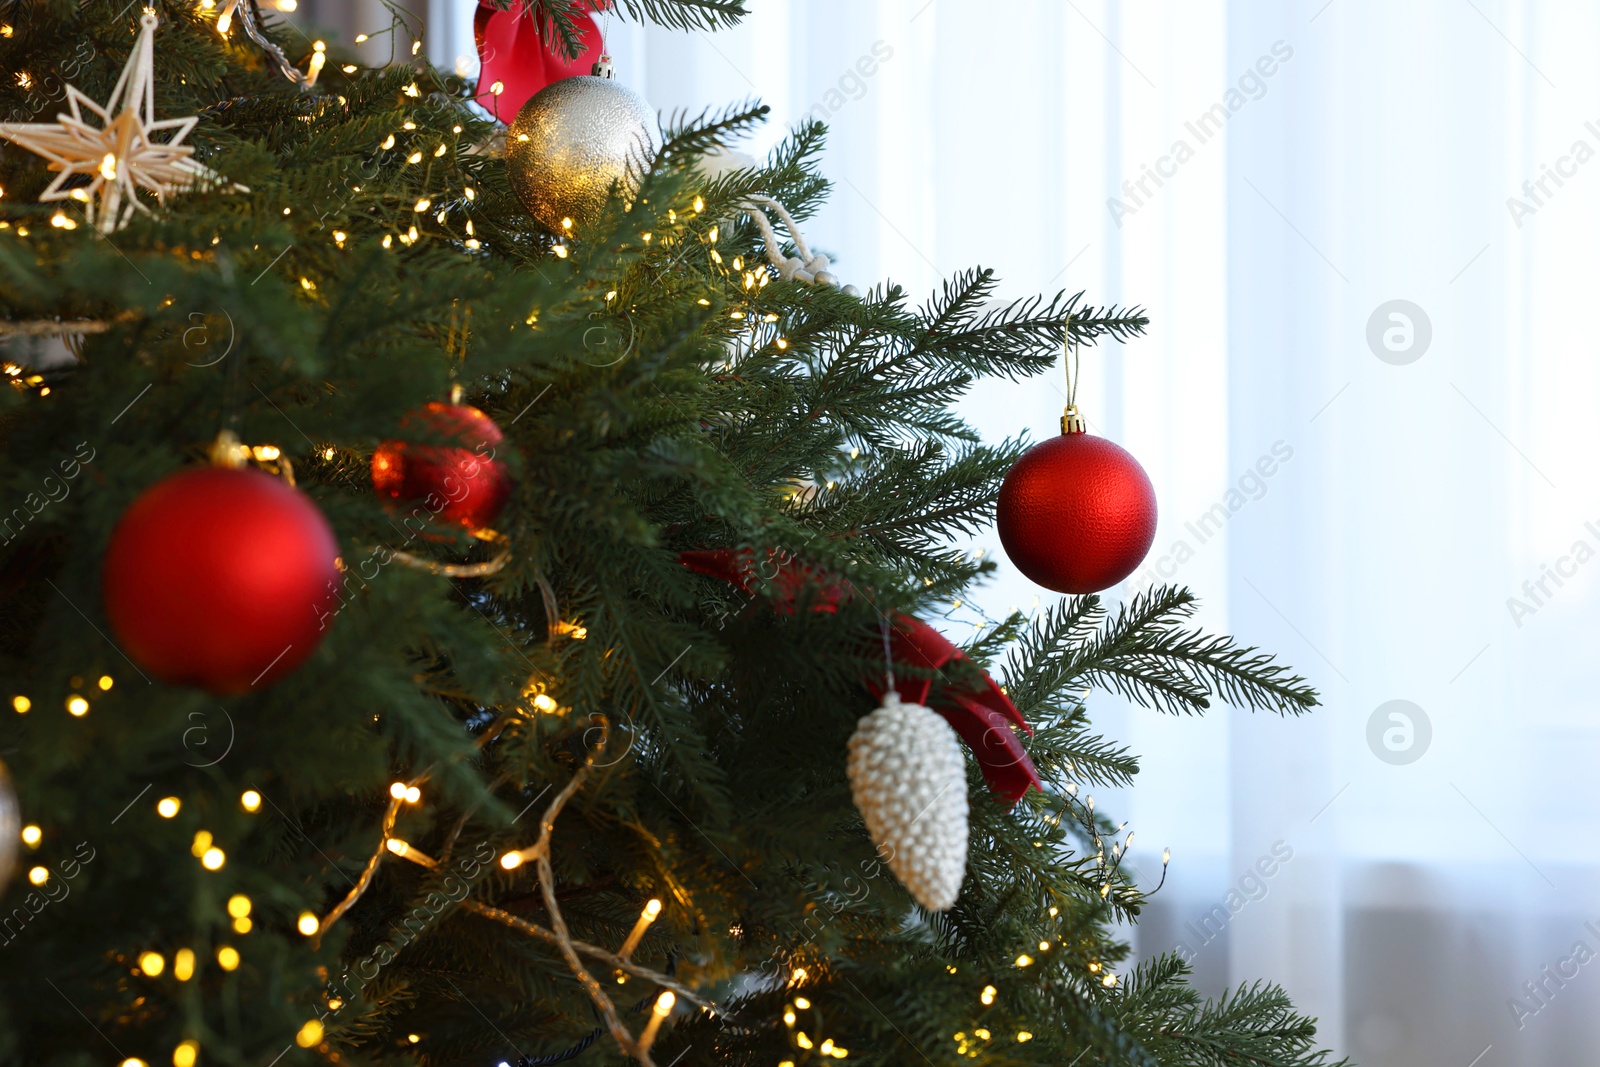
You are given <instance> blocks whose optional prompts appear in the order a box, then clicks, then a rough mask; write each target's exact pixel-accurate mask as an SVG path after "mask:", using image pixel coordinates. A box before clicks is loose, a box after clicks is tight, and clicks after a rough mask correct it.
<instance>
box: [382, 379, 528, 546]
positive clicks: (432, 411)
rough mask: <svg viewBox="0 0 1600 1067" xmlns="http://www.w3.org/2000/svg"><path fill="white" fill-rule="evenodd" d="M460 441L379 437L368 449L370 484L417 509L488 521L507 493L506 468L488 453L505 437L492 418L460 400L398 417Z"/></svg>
mask: <svg viewBox="0 0 1600 1067" xmlns="http://www.w3.org/2000/svg"><path fill="white" fill-rule="evenodd" d="M400 425H401V426H402V427H404V426H415V427H418V428H420V429H422V430H425V431H426V432H428V433H429V434H431V435H432V436H435V437H444V438H449V439H451V440H454V441H459V442H460V443H461V446H462V447H454V446H448V445H422V444H413V443H412V442H409V441H385V442H384V443H383V444H381V445H379V446H378V450H377V451H376V452H374V453H373V454H372V487H373V488H374V489H376V490H377V491H378V495H379V496H380V497H383V498H384V499H385V500H411V501H416V502H417V503H418V505H419V509H420V510H422V511H424V512H425V513H427V514H428V515H430V516H432V517H433V518H436V519H440V520H442V521H444V522H454V523H459V524H460V525H462V526H465V527H466V528H467V529H469V530H478V529H483V528H485V527H487V526H489V525H490V524H492V523H493V522H494V520H495V519H496V518H497V517H498V516H499V514H500V511H501V509H502V508H504V507H505V506H506V500H507V499H509V498H510V496H511V474H510V472H509V471H507V470H506V465H505V462H504V461H502V460H498V459H495V458H494V454H495V449H496V448H498V447H499V445H500V443H501V442H502V441H504V440H505V435H504V434H502V433H501V432H500V427H498V426H496V425H495V424H494V420H493V419H491V418H489V416H487V415H485V414H484V413H483V412H481V411H479V410H478V409H477V408H475V407H470V406H468V405H466V404H442V403H439V402H437V401H435V402H434V403H431V404H428V405H427V406H426V407H424V408H423V409H422V410H421V411H414V412H412V413H411V414H410V415H407V416H406V417H405V418H404V419H403V420H401V423H400Z"/></svg>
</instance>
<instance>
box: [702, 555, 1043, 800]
mask: <svg viewBox="0 0 1600 1067" xmlns="http://www.w3.org/2000/svg"><path fill="white" fill-rule="evenodd" d="M678 560H679V562H681V563H682V564H683V565H684V566H685V567H688V568H689V569H690V570H692V571H694V572H695V573H697V574H704V575H706V576H708V577H711V578H720V579H722V580H723V581H725V582H728V583H730V584H732V585H734V586H736V587H738V588H739V589H741V590H743V591H744V592H746V593H754V592H755V591H756V589H757V588H763V589H764V590H765V591H767V592H768V593H769V594H770V595H771V596H772V597H773V599H774V600H775V602H776V603H777V605H778V609H779V610H780V611H792V610H793V608H794V605H795V603H796V602H797V601H799V600H801V599H803V598H804V599H809V600H810V601H811V608H812V610H813V611H821V612H829V613H831V612H836V611H838V610H839V604H840V603H842V602H843V601H845V600H848V599H849V598H850V597H851V596H852V595H853V594H852V591H853V589H854V586H850V585H849V583H840V582H837V581H834V580H832V579H830V578H828V577H827V576H825V575H823V574H820V573H819V572H818V571H817V570H816V569H815V568H813V567H810V566H808V565H807V564H804V563H800V562H798V561H796V560H795V559H793V558H792V557H788V556H784V557H783V558H779V557H778V556H776V555H771V556H769V558H768V561H767V564H766V565H765V566H757V565H756V563H755V560H754V559H753V557H752V556H751V554H750V553H749V552H737V551H734V550H732V549H726V548H718V549H707V550H701V551H690V552H680V553H678ZM890 654H891V656H892V657H893V659H894V662H896V663H908V664H914V665H916V666H918V667H923V668H926V669H927V670H928V671H929V672H931V674H930V676H929V677H926V678H913V677H911V675H910V674H909V673H906V674H897V675H896V676H895V691H896V692H897V693H898V694H899V695H900V699H901V700H903V701H906V702H907V703H910V704H922V705H924V706H926V707H931V708H932V709H933V710H934V711H937V712H938V713H939V714H940V715H942V716H944V718H945V721H946V722H948V723H949V724H950V725H951V726H953V727H954V728H955V731H956V733H958V734H960V735H961V739H962V740H963V741H965V742H966V743H967V745H968V746H969V747H970V748H971V749H972V754H973V756H974V758H976V759H977V761H978V767H979V769H980V770H982V771H983V777H984V780H985V781H987V782H988V783H989V789H990V790H991V791H992V792H993V793H994V794H995V795H996V796H998V797H1000V798H1001V799H1002V800H1003V801H1004V802H1005V804H1006V806H1007V807H1010V806H1011V805H1013V804H1015V803H1016V802H1017V801H1018V800H1020V799H1021V798H1022V794H1024V793H1026V792H1027V791H1028V789H1029V788H1030V787H1032V788H1034V789H1043V788H1044V787H1043V786H1042V785H1040V783H1039V772H1038V770H1037V769H1036V768H1035V767H1034V765H1033V760H1031V759H1029V758H1028V753H1027V752H1026V751H1025V750H1024V749H1023V747H1022V741H1021V739H1019V738H1018V737H1017V733H1016V731H1017V729H1019V728H1020V729H1022V730H1024V731H1026V732H1027V733H1029V734H1032V733H1033V728H1032V727H1031V726H1029V725H1028V722H1027V720H1026V719H1024V718H1023V717H1022V712H1020V711H1018V710H1017V707H1016V705H1015V704H1013V703H1011V698H1010V697H1008V696H1006V694H1005V692H1004V690H1002V689H1001V688H1000V687H999V686H998V685H996V684H995V680H994V679H993V678H991V677H989V674H988V672H987V671H980V672H979V674H980V676H981V678H980V680H978V681H973V680H971V679H966V678H961V679H959V680H958V679H956V678H952V677H949V676H947V675H946V674H945V673H944V668H945V667H947V666H950V665H951V664H954V663H959V662H961V661H963V660H965V659H966V658H967V654H966V653H965V652H963V651H961V649H959V648H957V647H956V646H955V645H953V644H951V643H950V641H949V640H948V639H947V638H946V637H945V636H944V635H943V634H941V633H940V632H939V631H938V630H935V629H934V628H933V627H931V626H929V625H928V624H927V623H925V622H923V621H922V620H921V619H915V618H912V617H911V616H910V615H897V616H895V618H894V621H893V623H892V625H891V628H890ZM952 673H959V672H952ZM863 681H864V682H865V684H866V687H867V689H868V691H870V692H871V693H872V695H873V696H874V697H877V698H879V699H880V700H881V699H882V698H883V695H884V693H885V692H887V691H888V684H887V679H885V678H884V677H883V675H881V674H878V673H876V672H873V673H872V674H870V675H868V676H867V677H866V678H864V679H863Z"/></svg>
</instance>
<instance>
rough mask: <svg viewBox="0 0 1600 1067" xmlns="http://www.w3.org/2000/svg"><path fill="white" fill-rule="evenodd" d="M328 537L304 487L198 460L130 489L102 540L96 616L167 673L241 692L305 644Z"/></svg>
mask: <svg viewBox="0 0 1600 1067" xmlns="http://www.w3.org/2000/svg"><path fill="white" fill-rule="evenodd" d="M338 555H339V544H338V542H337V541H336V540H335V539H334V536H333V528H332V527H331V526H329V525H328V520H327V519H326V518H324V517H323V515H322V512H321V511H319V510H318V509H317V506H316V505H315V504H313V503H312V502H311V499H310V498H309V497H307V496H306V495H305V494H304V493H301V492H298V491H297V490H294V489H291V488H289V486H287V485H285V484H284V483H283V482H282V481H280V480H279V479H277V478H274V477H272V476H271V475H269V474H263V473H262V472H261V471H257V470H230V469H227V468H223V467H197V468H195V469H193V470H186V471H181V472H179V473H177V474H174V475H171V476H170V477H167V478H164V479H162V480H161V481H159V482H157V483H156V484H155V485H153V486H151V487H150V488H149V489H147V490H145V492H144V493H143V494H142V495H141V496H140V497H139V498H138V499H137V500H135V501H134V502H133V503H132V504H131V505H130V506H129V507H128V510H127V511H126V512H124V513H123V515H122V518H121V519H120V520H118V522H117V527H116V529H115V530H114V531H112V534H111V543H110V544H109V545H108V546H107V547H106V556H105V568H104V572H103V574H102V576H101V590H102V594H103V596H104V599H105V609H106V617H107V618H108V619H110V620H111V628H112V630H113V631H114V632H115V633H116V635H117V639H118V640H119V641H121V642H122V646H123V648H124V649H126V650H127V653H128V655H129V657H131V658H132V659H133V661H134V662H135V663H138V664H139V665H140V666H141V667H143V668H144V669H145V670H146V671H149V672H150V673H151V674H153V675H155V676H156V677H158V678H160V679H162V680H163V681H167V682H171V683H173V684H176V685H196V686H200V687H201V688H203V689H209V690H210V691H212V692H214V693H242V692H244V691H246V690H248V689H254V688H259V687H260V686H263V685H266V684H269V683H271V682H273V681H276V680H277V679H278V678H281V677H283V676H284V675H286V674H288V673H289V672H290V671H292V670H294V668H295V667H297V666H299V665H300V663H301V662H302V661H304V660H305V658H306V657H307V656H309V655H311V653H312V652H313V651H314V650H315V649H316V647H317V645H318V644H319V643H320V642H321V641H322V637H323V634H324V633H325V632H326V616H327V613H328V611H329V609H330V608H331V607H332V605H333V604H334V603H335V602H336V601H337V598H338V594H337V590H338V583H339V568H338V566H337V564H336V563H335V559H336V558H337V557H338Z"/></svg>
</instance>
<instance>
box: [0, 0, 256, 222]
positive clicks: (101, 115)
mask: <svg viewBox="0 0 1600 1067" xmlns="http://www.w3.org/2000/svg"><path fill="white" fill-rule="evenodd" d="M139 25H140V31H139V40H138V41H137V42H135V43H134V46H133V54H132V55H130V56H129V57H128V63H127V65H126V66H125V67H123V68H122V76H121V77H120V78H118V79H117V84H116V88H114V89H112V90H111V98H110V99H109V100H107V101H106V103H105V106H103V107H102V106H101V105H99V104H97V103H95V102H94V101H93V100H90V99H89V98H88V97H87V96H85V95H84V94H83V93H81V92H79V91H78V89H77V88H76V87H75V86H71V85H69V86H67V108H68V112H70V113H63V114H58V115H57V116H56V121H54V122H7V123H0V137H3V138H5V139H6V140H8V141H14V142H15V143H17V144H19V145H21V146H22V147H23V148H26V149H28V151H30V152H34V153H36V154H38V155H41V156H43V157H44V158H46V159H48V160H49V161H50V169H51V170H53V171H56V172H57V174H56V177H55V180H54V181H52V182H51V183H50V185H49V187H48V188H47V189H45V191H44V192H43V193H41V194H40V195H39V200H40V201H41V202H45V201H50V200H77V201H80V202H81V203H82V204H83V205H84V214H85V215H86V216H87V217H88V219H89V221H90V222H91V223H92V224H94V226H95V228H96V229H98V230H99V231H100V232H101V233H115V232H116V231H117V230H119V229H121V228H122V227H123V226H124V225H125V224H126V223H127V221H128V219H129V218H131V217H132V215H133V213H134V212H135V211H142V212H144V213H146V214H149V213H150V209H149V208H148V207H146V206H145V205H144V204H143V203H141V202H140V200H139V197H138V191H139V190H140V189H143V190H145V191H147V192H149V193H151V194H152V195H154V196H155V198H156V202H157V203H160V204H164V203H165V202H166V198H167V196H168V194H170V193H175V192H180V191H182V190H185V189H189V188H191V187H193V186H195V185H202V186H217V185H227V186H228V187H229V188H231V189H232V190H233V191H235V192H241V193H246V192H249V191H250V190H249V189H248V188H247V187H245V186H243V185H239V184H237V183H231V182H227V181H226V179H224V178H223V177H222V176H221V175H219V174H217V173H216V172H215V171H213V170H211V169H210V168H208V167H205V166H202V165H201V164H199V163H197V162H195V160H194V158H193V156H194V147H193V146H192V145H187V144H184V143H183V140H184V138H185V137H187V136H189V131H190V130H192V129H194V127H195V124H196V123H198V122H199V121H200V119H199V118H198V116H194V115H191V116H189V117H187V118H180V119H161V120H160V121H157V120H156V114H155V77H154V74H153V72H152V69H151V56H152V55H153V50H154V49H153V45H152V43H151V42H152V38H153V37H154V34H155V27H156V17H155V15H154V14H152V13H150V12H148V11H147V12H145V14H144V15H143V16H142V17H141V18H140V19H139ZM85 112H88V114H89V116H90V118H93V119H98V120H99V124H98V125H96V124H94V123H91V122H90V121H87V120H86V119H85V117H84V114H85ZM170 131H175V132H171V135H170V136H167V137H164V138H163V139H161V140H157V137H158V136H160V135H164V134H168V133H169V132H170ZM80 176H81V177H87V178H89V179H90V180H89V183H88V184H87V185H83V184H76V185H74V186H73V187H72V188H67V184H68V183H69V182H72V181H74V180H75V179H77V178H79V177H80Z"/></svg>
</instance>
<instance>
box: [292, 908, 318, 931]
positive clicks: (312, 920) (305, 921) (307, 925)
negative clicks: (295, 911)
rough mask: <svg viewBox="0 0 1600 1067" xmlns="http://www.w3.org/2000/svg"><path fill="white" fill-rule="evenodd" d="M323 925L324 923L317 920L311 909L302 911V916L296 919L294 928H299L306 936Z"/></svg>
mask: <svg viewBox="0 0 1600 1067" xmlns="http://www.w3.org/2000/svg"><path fill="white" fill-rule="evenodd" d="M321 925H322V924H321V923H320V922H318V921H317V917H316V916H315V915H313V914H311V913H310V912H309V911H302V912H301V913H300V918H298V919H296V920H295V924H294V928H295V929H296V930H299V931H300V932H301V933H302V934H304V935H305V936H306V937H310V936H311V935H313V934H315V933H316V932H317V929H318V928H319V927H320V926H321Z"/></svg>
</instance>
